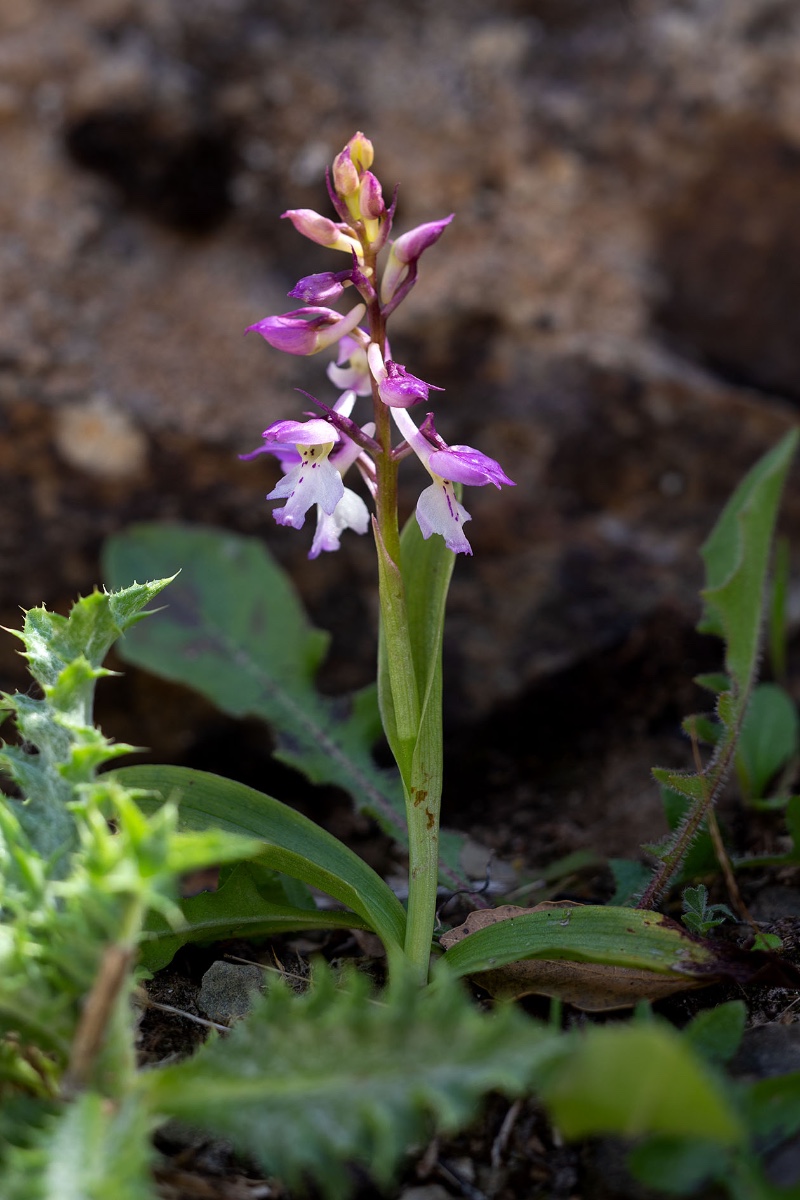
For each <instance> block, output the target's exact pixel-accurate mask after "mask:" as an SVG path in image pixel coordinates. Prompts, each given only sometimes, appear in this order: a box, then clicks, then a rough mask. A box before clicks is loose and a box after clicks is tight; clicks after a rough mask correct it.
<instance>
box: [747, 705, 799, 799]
mask: <svg viewBox="0 0 800 1200" xmlns="http://www.w3.org/2000/svg"><path fill="white" fill-rule="evenodd" d="M799 736H800V719H798V715H797V708H796V707H795V704H794V701H793V700H792V698H791V696H789V695H788V693H787V692H786V691H784V689H783V688H782V687H780V686H779V685H778V684H776V683H761V684H759V685H758V687H756V688H755V689H754V690H753V694H752V696H751V697H750V703H749V704H748V706H747V712H746V714H745V718H744V723H743V724H742V730H741V734H740V736H739V744H738V746H737V748H736V773H737V775H738V777H739V783H740V786H741V788H742V791H743V793H744V796H745V798H746V799H748V800H760V799H763V797H764V796H765V795H766V793H767V788H768V786H769V784H770V782H771V780H772V779H773V778H774V777H775V776H776V775H777V774H778V772H779V771H781V770H782V769H783V767H785V766H786V764H787V762H788V761H789V759H790V758H792V757H793V756H794V755H795V754H797V751H798V738H799Z"/></svg>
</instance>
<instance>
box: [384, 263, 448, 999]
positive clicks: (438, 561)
mask: <svg viewBox="0 0 800 1200" xmlns="http://www.w3.org/2000/svg"><path fill="white" fill-rule="evenodd" d="M365 266H366V267H367V268H373V271H374V260H372V259H370V257H369V254H368V252H367V251H366V248H365ZM373 278H374V274H373ZM369 330H370V339H371V340H372V341H373V342H375V343H377V344H378V345H379V346H380V349H381V353H382V354H383V355H384V356H385V350H386V330H385V317H384V314H383V311H382V309H381V306H380V303H379V302H378V301H377V300H375V301H374V302H373V303H371V304H370V305H369ZM372 387H373V402H374V413H375V440H376V441H377V442H378V444H379V445H380V447H381V450H380V453H379V454H377V455H375V470H376V484H377V495H376V516H375V542H376V546H377V550H378V578H379V593H380V614H381V617H380V619H381V631H380V641H381V650H380V655H379V667H378V675H379V680H378V692H379V696H380V697H381V715H382V717H383V723H384V729H385V731H386V735H387V738H388V740H389V745H390V746H391V749H392V753H393V754H394V756H395V759H396V760H397V765H398V767H399V768H400V774H401V777H402V780H403V789H404V793H405V800H406V820H407V824H408V839H409V880H408V883H409V889H408V920H407V924H406V941H405V958H406V960H407V963H408V964H409V965H410V967H411V969H412V970H413V971H414V973H415V975H416V977H417V979H418V980H419V982H420V984H424V983H426V982H427V979H428V971H429V967H430V956H431V943H432V941H433V927H434V922H435V920H436V893H437V888H438V883H439V814H440V809H441V796H442V664H441V652H442V628H443V624H444V608H445V602H446V598H447V590H448V585H449V582H450V575H451V572H452V566H453V559H454V555H453V554H452V553H451V552H450V551H449V550H447V549H446V548H445V547H444V546H443V545H441V544H440V541H439V539H438V538H435V539H432V540H429V541H427V542H425V541H424V539H423V538H422V535H421V533H420V531H419V529H418V528H417V526H416V523H414V524H413V525H412V526H410V527H409V528H408V529H407V530H406V531H405V532H404V534H403V538H402V551H401V538H400V534H399V523H398V514H397V462H396V461H395V460H394V459H393V457H392V445H391V440H392V421H391V413H390V411H389V409H388V408H387V406H386V405H385V404H384V403H383V401H382V400H381V399H380V396H379V394H378V388H377V384H376V383H375V382H374V381H373V385H372Z"/></svg>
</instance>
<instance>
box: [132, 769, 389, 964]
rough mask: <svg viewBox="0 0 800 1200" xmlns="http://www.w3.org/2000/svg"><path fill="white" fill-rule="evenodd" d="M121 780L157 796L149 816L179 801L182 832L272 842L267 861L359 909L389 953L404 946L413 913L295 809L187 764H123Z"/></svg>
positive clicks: (150, 799)
mask: <svg viewBox="0 0 800 1200" xmlns="http://www.w3.org/2000/svg"><path fill="white" fill-rule="evenodd" d="M114 775H115V777H116V778H118V779H119V780H120V782H122V783H123V784H124V785H125V786H126V787H129V788H135V789H137V791H138V789H141V791H142V792H143V793H150V794H149V795H147V794H142V795H137V803H138V804H139V806H140V807H141V808H142V809H143V810H144V811H145V812H149V811H152V810H153V809H155V808H157V807H159V806H160V805H161V804H162V803H163V802H164V800H166V799H169V798H172V799H174V800H176V802H177V804H178V812H179V826H180V827H181V828H186V829H207V828H208V827H209V826H218V827H219V828H221V829H227V830H229V831H231V832H232V833H241V834H246V835H248V836H251V837H256V838H260V839H261V840H262V841H263V842H264V843H265V846H264V850H263V852H262V853H261V854H260V855H259V856H258V860H259V861H260V862H262V863H264V864H265V865H267V866H269V867H273V868H274V869H275V870H277V871H282V872H283V873H284V874H286V875H290V876H292V877H293V878H295V879H301V880H302V881H303V882H304V883H307V884H309V885H310V886H311V887H316V888H319V889H320V891H323V892H326V893H327V894H328V895H329V896H333V897H334V898H335V899H336V900H339V901H340V902H341V903H342V904H345V905H346V906H347V907H348V908H351V909H352V910H353V912H355V913H358V915H359V916H360V917H362V918H363V919H364V921H366V922H367V924H368V925H369V926H370V928H372V929H374V930H375V932H376V933H377V934H378V936H379V937H380V938H381V939H382V941H383V942H384V944H385V945H386V947H387V950H390V951H391V950H392V948H393V947H395V946H402V944H403V939H404V936H405V913H404V912H403V907H402V905H401V904H400V901H399V900H398V899H397V897H396V896H395V895H394V893H393V892H391V891H390V890H389V888H388V887H387V886H386V884H385V883H384V882H383V880H382V879H381V877H380V876H379V875H377V874H376V873H375V871H373V870H372V868H371V867H369V866H367V864H366V863H365V862H364V861H363V860H362V859H360V858H359V857H358V855H357V854H353V852H352V850H349V849H348V847H347V846H345V845H344V844H343V843H342V842H340V841H339V840H338V839H337V838H335V837H333V836H332V835H331V834H329V833H327V832H326V831H325V830H324V829H321V828H320V827H319V825H315V824H314V822H313V821H310V820H309V819H308V817H304V816H303V815H302V814H301V813H298V812H295V810H294V809H292V808H289V807H288V805H286V804H281V803H280V801H279V800H273V798H272V797H271V796H266V795H264V793H263V792H257V791H255V790H254V789H253V788H249V787H245V785H244V784H242V783H236V782H234V781H233V780H230V779H223V778H221V776H219V775H210V774H208V773H207V772H205V771H193V770H190V769H189V768H187V767H158V766H141V767H121V768H119V769H118V770H117V771H115V772H114ZM323 923H324V922H323Z"/></svg>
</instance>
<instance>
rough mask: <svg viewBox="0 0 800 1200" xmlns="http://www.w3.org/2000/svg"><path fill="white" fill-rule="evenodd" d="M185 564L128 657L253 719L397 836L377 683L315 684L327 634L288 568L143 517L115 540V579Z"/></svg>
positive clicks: (290, 759) (398, 799)
mask: <svg viewBox="0 0 800 1200" xmlns="http://www.w3.org/2000/svg"><path fill="white" fill-rule="evenodd" d="M163 563H171V564H172V567H171V568H170V569H172V570H175V569H177V568H180V569H181V574H180V575H179V576H178V578H177V579H176V581H175V583H174V584H173V586H172V588H171V590H170V593H169V597H168V605H167V607H165V609H164V610H163V611H162V612H160V613H159V614H158V615H157V616H156V617H155V618H154V619H153V620H151V621H147V622H146V623H145V624H144V625H141V626H139V627H138V628H136V629H134V630H132V631H131V632H130V633H129V634H128V635H127V637H126V638H125V640H124V642H122V643H121V645H120V647H119V651H120V653H121V655H122V656H123V657H124V658H125V659H126V660H127V661H128V662H132V663H135V664H136V665H138V666H141V667H145V668H146V669H147V670H149V671H152V672H153V673H154V674H156V675H160V676H162V677H163V678H166V679H171V680H174V681H176V682H178V683H183V684H185V685H187V686H188V687H192V688H194V689H195V690H196V691H199V692H201V693H202V694H203V695H205V696H208V697H209V699H211V700H212V701H213V703H215V704H216V705H217V706H218V707H219V708H221V709H222V710H223V711H224V712H227V713H230V714H231V715H232V716H258V717H261V718H262V719H263V720H265V721H267V722H269V724H270V725H271V727H272V728H273V730H274V732H275V736H276V739H277V750H276V756H277V757H278V758H280V759H281V760H282V761H283V762H286V763H288V764H289V765H290V766H293V767H295V768H297V769H298V770H300V771H302V772H303V773H304V774H305V775H307V777H308V778H309V779H310V780H311V781H312V782H314V783H329V784H335V785H336V786H338V787H343V788H345V789H346V790H347V791H348V792H349V793H350V794H351V795H352V796H353V798H354V800H355V802H356V804H357V805H358V806H359V807H360V808H362V809H364V810H365V811H367V812H369V813H370V815H372V816H373V817H375V819H376V820H377V821H378V822H379V823H380V824H381V826H382V828H383V829H384V830H385V831H386V832H388V833H390V834H391V836H392V837H394V838H396V839H397V840H398V841H400V842H401V843H402V842H403V839H404V836H405V834H404V831H405V815H404V805H403V797H402V791H401V788H400V786H399V781H398V780H397V779H396V777H394V776H393V774H391V773H389V772H387V771H383V770H381V769H379V768H378V767H377V766H376V765H375V763H374V761H373V759H372V754H371V749H372V742H373V741H374V739H375V736H376V732H377V728H376V721H375V715H374V714H375V697H374V692H373V690H372V689H368V690H365V691H364V692H363V693H358V694H357V695H355V696H354V697H351V698H346V697H342V698H337V699H331V698H329V697H325V696H322V695H321V694H320V693H319V692H318V691H317V689H316V687H315V686H314V678H315V675H316V671H317V668H318V667H319V665H320V662H321V661H322V658H323V657H324V654H325V650H326V648H327V645H328V640H329V639H328V635H327V634H325V633H323V632H322V631H320V630H318V629H314V628H313V627H312V626H311V624H310V623H309V621H308V619H307V617H306V616H305V613H304V612H303V608H302V605H301V603H300V600H299V598H298V596H297V593H296V591H295V589H294V587H293V586H292V584H291V581H290V580H289V578H288V576H287V575H286V573H285V572H284V571H283V570H282V569H281V568H280V567H279V566H278V565H277V564H276V563H275V562H274V561H273V560H272V558H271V557H270V555H269V554H268V552H267V550H266V548H265V547H264V546H263V545H262V543H261V542H259V541H257V540H256V539H255V538H246V537H239V536H235V535H233V534H228V533H220V532H218V531H216V530H213V529H204V528H198V527H194V528H193V527H190V526H181V525H165V524H157V525H155V524H154V525H138V526H135V527H133V528H132V529H130V530H128V531H127V532H126V533H122V534H118V535H116V536H115V537H113V538H111V539H110V541H109V542H108V543H107V545H106V550H105V572H106V576H107V578H108V579H109V580H111V581H114V582H121V581H125V580H127V579H129V578H130V577H131V575H145V574H147V573H148V572H150V573H151V574H152V573H153V571H154V569H157V568H156V564H163Z"/></svg>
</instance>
